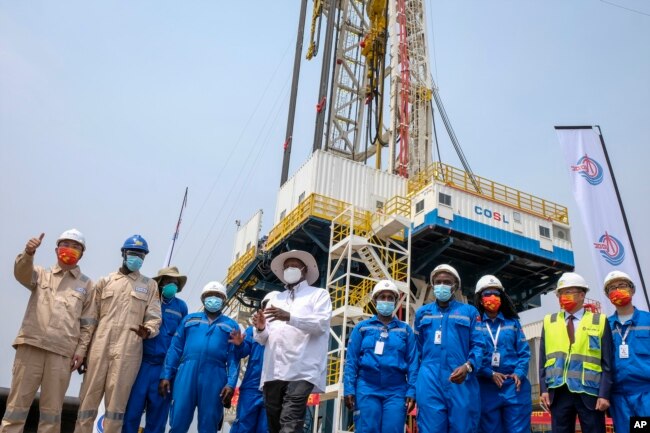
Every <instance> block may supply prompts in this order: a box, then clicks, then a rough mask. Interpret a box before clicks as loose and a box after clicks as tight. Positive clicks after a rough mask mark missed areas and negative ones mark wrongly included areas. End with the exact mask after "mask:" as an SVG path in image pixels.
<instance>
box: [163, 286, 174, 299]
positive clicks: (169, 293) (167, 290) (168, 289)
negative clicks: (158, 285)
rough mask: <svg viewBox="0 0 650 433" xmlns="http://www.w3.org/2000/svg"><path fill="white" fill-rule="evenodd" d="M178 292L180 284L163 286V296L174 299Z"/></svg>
mask: <svg viewBox="0 0 650 433" xmlns="http://www.w3.org/2000/svg"><path fill="white" fill-rule="evenodd" d="M176 292H178V286H177V285H176V283H169V284H165V285H164V286H163V288H162V296H163V298H165V299H172V298H173V297H174V296H176Z"/></svg>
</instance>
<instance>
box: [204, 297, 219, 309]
mask: <svg viewBox="0 0 650 433" xmlns="http://www.w3.org/2000/svg"><path fill="white" fill-rule="evenodd" d="M203 306H204V307H205V309H206V310H207V311H209V312H210V313H216V312H217V311H219V310H221V307H222V306H223V299H221V298H220V297H219V296H208V297H207V298H205V299H204V300H203Z"/></svg>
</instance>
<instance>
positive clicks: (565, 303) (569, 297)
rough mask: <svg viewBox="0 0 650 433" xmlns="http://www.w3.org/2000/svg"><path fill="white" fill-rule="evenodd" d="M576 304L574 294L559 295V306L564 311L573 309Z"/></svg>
mask: <svg viewBox="0 0 650 433" xmlns="http://www.w3.org/2000/svg"><path fill="white" fill-rule="evenodd" d="M576 305H578V301H576V295H574V294H573V293H571V294H566V295H560V306H561V307H562V308H563V309H564V311H573V309H574V308H575V307H576Z"/></svg>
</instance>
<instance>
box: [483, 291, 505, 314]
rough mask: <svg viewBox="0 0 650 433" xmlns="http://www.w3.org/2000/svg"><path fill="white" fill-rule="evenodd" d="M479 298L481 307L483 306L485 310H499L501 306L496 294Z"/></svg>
mask: <svg viewBox="0 0 650 433" xmlns="http://www.w3.org/2000/svg"><path fill="white" fill-rule="evenodd" d="M481 299H482V302H483V307H485V310H486V311H489V312H490V313H494V312H496V311H499V307H501V298H500V297H498V296H497V295H490V296H486V297H484V298H481Z"/></svg>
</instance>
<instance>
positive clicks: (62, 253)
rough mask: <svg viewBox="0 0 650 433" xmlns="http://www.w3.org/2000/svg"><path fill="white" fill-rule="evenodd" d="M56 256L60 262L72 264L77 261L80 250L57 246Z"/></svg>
mask: <svg viewBox="0 0 650 433" xmlns="http://www.w3.org/2000/svg"><path fill="white" fill-rule="evenodd" d="M56 257H57V258H58V259H59V260H60V261H61V263H65V264H66V265H70V266H74V265H76V264H77V262H78V261H79V258H80V257H81V252H79V251H78V250H75V249H74V248H68V247H58V248H57V249H56Z"/></svg>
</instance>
